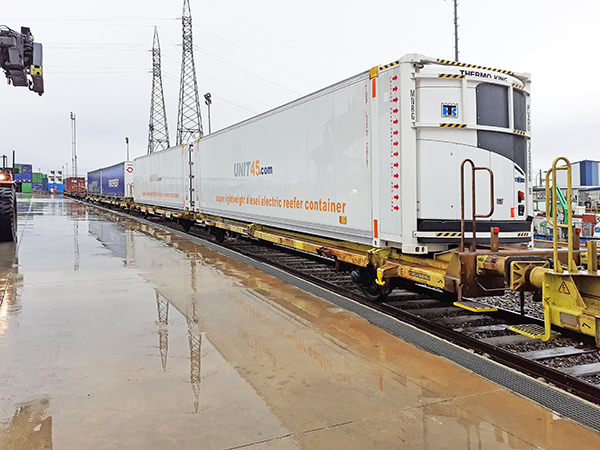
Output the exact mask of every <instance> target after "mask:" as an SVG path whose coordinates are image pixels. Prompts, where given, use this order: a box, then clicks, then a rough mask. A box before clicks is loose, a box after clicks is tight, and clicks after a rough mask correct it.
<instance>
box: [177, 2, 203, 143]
mask: <svg viewBox="0 0 600 450" xmlns="http://www.w3.org/2000/svg"><path fill="white" fill-rule="evenodd" d="M181 25H182V29H183V41H182V44H183V49H182V52H181V57H182V59H181V84H180V85H179V111H178V118H177V141H176V144H177V145H181V144H189V143H192V142H194V141H195V140H197V139H199V138H201V137H202V136H203V133H202V118H201V117H200V100H199V98H198V82H197V81H196V67H195V66H194V51H193V49H194V44H193V42H192V12H191V9H190V2H189V0H183V14H182V17H181Z"/></svg>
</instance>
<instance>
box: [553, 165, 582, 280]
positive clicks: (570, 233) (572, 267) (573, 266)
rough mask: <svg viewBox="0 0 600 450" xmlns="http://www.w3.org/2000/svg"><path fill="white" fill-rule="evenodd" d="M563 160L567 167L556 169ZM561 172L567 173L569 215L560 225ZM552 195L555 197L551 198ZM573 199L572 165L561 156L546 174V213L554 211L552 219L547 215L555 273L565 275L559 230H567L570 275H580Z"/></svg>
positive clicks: (566, 212) (567, 212) (567, 210)
mask: <svg viewBox="0 0 600 450" xmlns="http://www.w3.org/2000/svg"><path fill="white" fill-rule="evenodd" d="M560 160H562V161H563V162H564V163H565V164H566V165H565V166H561V167H556V164H557V163H558V161H560ZM559 170H566V171H567V209H566V210H565V214H567V223H566V224H561V223H558V220H557V213H558V208H557V207H556V193H555V192H556V190H557V189H559V187H558V183H557V181H556V173H557V171H559ZM550 175H552V179H550ZM550 193H552V194H553V195H552V196H550ZM572 198H573V189H572V182H571V163H570V162H569V160H568V159H567V158H565V157H564V156H559V157H558V158H556V159H555V160H554V162H553V163H552V168H551V169H550V170H549V171H548V172H546V211H552V213H551V216H552V218H550V217H548V215H546V221H547V222H548V225H550V226H552V236H553V239H552V250H553V256H554V273H563V267H562V264H561V263H560V260H559V259H558V229H559V228H566V229H567V233H568V239H567V242H568V262H567V266H568V271H569V273H578V272H579V270H578V269H577V264H575V260H574V259H573V226H572V224H573V207H572V204H571V199H572ZM551 199H552V200H551ZM550 201H552V206H553V208H552V209H550Z"/></svg>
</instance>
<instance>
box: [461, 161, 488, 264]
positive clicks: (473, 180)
mask: <svg viewBox="0 0 600 450" xmlns="http://www.w3.org/2000/svg"><path fill="white" fill-rule="evenodd" d="M466 163H469V164H471V178H472V179H471V199H472V208H471V214H472V217H471V218H472V221H473V240H472V242H471V251H473V252H474V251H475V250H477V243H476V237H475V234H476V226H477V225H476V220H475V219H476V218H481V219H485V218H487V217H490V216H491V215H492V214H494V172H492V169H490V168H488V167H475V163H474V162H473V161H471V160H470V159H468V158H467V159H465V160H464V161H463V162H462V163H461V165H460V247H459V251H461V252H463V251H464V250H465V164H466ZM478 170H486V171H487V172H488V173H489V174H490V212H489V213H488V214H486V215H481V214H476V212H475V209H476V206H475V205H476V202H475V172H477V171H478Z"/></svg>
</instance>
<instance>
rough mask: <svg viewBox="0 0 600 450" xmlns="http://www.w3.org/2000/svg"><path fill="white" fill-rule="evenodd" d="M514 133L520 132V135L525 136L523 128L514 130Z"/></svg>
mask: <svg viewBox="0 0 600 450" xmlns="http://www.w3.org/2000/svg"><path fill="white" fill-rule="evenodd" d="M513 133H515V134H518V135H519V136H525V132H524V131H521V130H513Z"/></svg>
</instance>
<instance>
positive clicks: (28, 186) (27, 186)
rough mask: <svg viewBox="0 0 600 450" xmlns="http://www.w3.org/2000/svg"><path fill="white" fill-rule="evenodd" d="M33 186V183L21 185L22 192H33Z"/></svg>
mask: <svg viewBox="0 0 600 450" xmlns="http://www.w3.org/2000/svg"><path fill="white" fill-rule="evenodd" d="M32 187H33V186H32V184H31V183H23V184H22V185H21V192H31V191H32Z"/></svg>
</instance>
